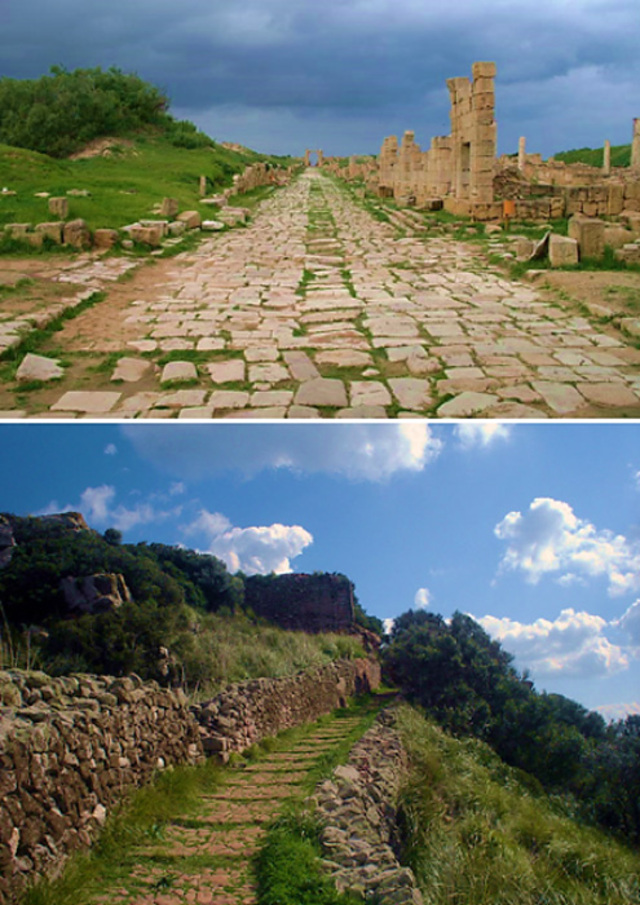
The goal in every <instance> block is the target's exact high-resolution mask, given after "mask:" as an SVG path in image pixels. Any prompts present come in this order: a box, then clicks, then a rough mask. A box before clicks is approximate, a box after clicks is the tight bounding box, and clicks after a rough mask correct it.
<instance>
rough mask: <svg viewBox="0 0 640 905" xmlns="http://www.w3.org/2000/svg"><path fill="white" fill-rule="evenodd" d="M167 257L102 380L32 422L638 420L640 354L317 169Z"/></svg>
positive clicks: (128, 313) (135, 305) (62, 397)
mask: <svg viewBox="0 0 640 905" xmlns="http://www.w3.org/2000/svg"><path fill="white" fill-rule="evenodd" d="M174 262H175V263H174V264H172V265H171V268H170V270H169V272H168V275H167V278H166V282H165V283H164V284H163V285H160V286H158V285H155V286H151V287H149V289H148V291H146V293H143V295H142V296H140V297H138V298H135V299H132V300H131V302H130V304H129V305H128V307H127V308H126V309H125V310H124V312H123V313H122V315H121V318H122V324H121V325H119V327H122V328H124V329H125V330H126V331H128V334H127V336H128V338H127V339H126V340H125V341H123V344H121V345H122V348H121V352H122V357H121V359H120V361H119V362H118V365H117V367H116V368H115V370H114V371H113V372H112V373H111V374H110V379H109V380H108V383H107V385H106V386H105V385H102V386H99V387H95V388H94V387H86V386H83V387H82V388H80V389H75V388H67V389H65V388H64V387H65V383H64V381H63V382H62V383H61V384H60V393H59V395H57V396H56V398H55V399H54V401H53V402H50V403H48V409H47V411H43V412H40V413H39V414H38V417H45V418H46V417H71V418H75V417H90V418H103V417H108V418H113V417H120V418H133V417H142V418H160V417H163V418H164V417H179V418H204V419H208V418H274V419H279V418H320V417H338V418H362V417H364V418H386V417H437V418H442V417H444V418H466V417H488V418H529V417H534V418H546V417H583V416H585V415H590V414H591V415H592V414H594V413H595V414H598V413H599V414H601V415H604V416H607V415H608V416H615V415H616V414H617V413H618V412H619V411H621V410H625V413H629V412H630V413H632V414H633V413H634V411H635V412H636V413H639V412H640V351H638V350H637V349H636V348H634V347H633V346H631V345H629V344H626V343H625V340H624V338H623V337H622V336H621V335H620V334H616V333H615V331H612V330H608V332H607V330H606V328H605V327H603V326H601V325H599V324H598V323H597V322H596V320H595V319H593V320H591V319H589V318H588V317H586V316H579V315H576V314H575V313H573V312H572V311H571V310H568V309H563V308H562V307H560V305H559V304H556V303H553V302H552V301H549V300H547V299H545V298H544V297H543V295H542V294H541V293H540V292H539V291H538V290H537V289H535V288H534V287H532V286H531V285H527V284H524V283H520V282H512V281H510V280H508V279H506V278H505V277H504V276H501V275H499V274H497V273H496V272H492V271H491V270H490V269H489V268H488V266H487V265H486V262H485V261H484V260H483V259H482V258H481V257H480V256H479V255H478V253H477V252H476V251H474V249H473V248H472V247H471V246H469V245H467V244H465V243H460V242H456V241H453V240H452V239H446V238H428V237H427V238H422V237H411V236H408V237H407V236H405V237H399V236H398V232H397V231H396V229H395V228H394V227H393V226H391V225H390V224H389V223H384V222H379V221H378V220H376V219H374V217H373V216H372V215H371V214H370V213H369V212H367V211H366V210H365V209H364V208H362V207H360V206H358V205H357V203H356V202H355V201H354V200H353V199H352V197H351V196H350V195H349V194H348V193H347V192H345V191H343V190H341V189H340V188H339V187H338V186H337V185H336V184H334V183H333V182H332V181H331V180H330V179H329V178H328V177H326V176H325V175H323V174H322V173H321V172H318V171H316V170H307V171H306V172H305V173H304V175H303V176H301V177H300V178H299V179H297V180H296V181H294V183H292V184H291V185H290V186H288V187H287V188H285V189H283V190H281V191H279V192H278V193H277V194H274V195H273V196H271V197H269V198H268V199H267V200H266V201H265V202H263V203H262V205H261V207H260V208H259V210H258V213H257V214H256V216H255V218H254V221H253V222H252V223H251V224H250V226H249V227H248V228H246V229H239V230H234V231H232V232H227V233H224V234H221V235H216V236H215V237H213V238H211V239H209V240H205V241H204V242H203V243H202V244H201V245H200V246H199V248H198V249H197V251H195V252H190V253H184V254H182V255H179V256H178V257H177V258H175V259H174ZM100 304H107V303H100ZM116 332H117V331H116ZM101 344H102V345H101ZM116 345H117V343H116ZM95 347H96V349H100V348H104V337H98V338H97V339H96V343H95ZM113 347H114V344H113V343H112V344H111V345H110V346H109V347H108V348H109V349H110V350H111V351H113ZM167 353H171V358H175V359H177V360H173V361H171V362H169V363H166V356H167ZM162 356H165V360H164V361H163V358H162ZM13 414H14V415H20V414H21V413H20V412H15V413H13ZM22 414H30V413H28V412H24V413H22ZM3 415H5V416H7V415H8V416H11V413H3Z"/></svg>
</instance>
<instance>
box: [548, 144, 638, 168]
mask: <svg viewBox="0 0 640 905" xmlns="http://www.w3.org/2000/svg"><path fill="white" fill-rule="evenodd" d="M553 156H554V158H555V160H564V162H565V163H586V164H587V165H588V166H590V167H601V166H602V161H603V150H602V148H578V149H576V150H574V151H560V153H558V154H554V155H553ZM630 163H631V145H615V146H612V147H611V166H612V167H628V166H629V165H630Z"/></svg>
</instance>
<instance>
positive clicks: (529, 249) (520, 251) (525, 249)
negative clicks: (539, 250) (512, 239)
mask: <svg viewBox="0 0 640 905" xmlns="http://www.w3.org/2000/svg"><path fill="white" fill-rule="evenodd" d="M534 248H535V242H534V241H533V239H527V238H525V237H524V236H521V237H520V238H519V239H518V241H517V242H516V258H517V259H518V261H528V260H529V258H530V257H531V255H532V254H533V250H534Z"/></svg>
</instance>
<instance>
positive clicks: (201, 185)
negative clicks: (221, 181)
mask: <svg viewBox="0 0 640 905" xmlns="http://www.w3.org/2000/svg"><path fill="white" fill-rule="evenodd" d="M198 191H199V194H200V197H201V198H204V197H205V195H206V194H207V177H206V176H201V177H200V179H199V180H198Z"/></svg>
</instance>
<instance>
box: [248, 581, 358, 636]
mask: <svg viewBox="0 0 640 905" xmlns="http://www.w3.org/2000/svg"><path fill="white" fill-rule="evenodd" d="M245 604H246V606H248V607H249V608H250V609H252V610H253V611H254V613H255V614H256V615H257V616H262V617H263V618H265V619H268V620H269V621H270V622H274V623H275V624H276V625H279V626H281V627H282V628H285V629H290V630H299V631H305V632H311V633H314V632H344V631H350V630H351V629H352V628H353V626H354V623H355V614H354V607H353V585H352V584H351V582H350V581H349V579H348V578H346V577H345V576H344V575H330V574H320V575H304V574H299V573H290V574H287V575H278V576H276V577H273V578H269V580H268V581H267V580H265V579H263V578H262V577H260V576H254V577H250V578H248V579H247V580H246V581H245Z"/></svg>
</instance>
